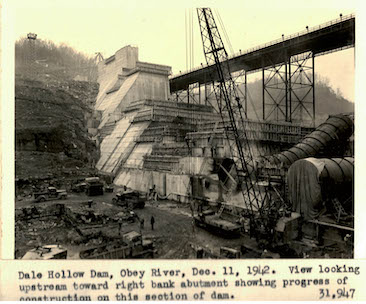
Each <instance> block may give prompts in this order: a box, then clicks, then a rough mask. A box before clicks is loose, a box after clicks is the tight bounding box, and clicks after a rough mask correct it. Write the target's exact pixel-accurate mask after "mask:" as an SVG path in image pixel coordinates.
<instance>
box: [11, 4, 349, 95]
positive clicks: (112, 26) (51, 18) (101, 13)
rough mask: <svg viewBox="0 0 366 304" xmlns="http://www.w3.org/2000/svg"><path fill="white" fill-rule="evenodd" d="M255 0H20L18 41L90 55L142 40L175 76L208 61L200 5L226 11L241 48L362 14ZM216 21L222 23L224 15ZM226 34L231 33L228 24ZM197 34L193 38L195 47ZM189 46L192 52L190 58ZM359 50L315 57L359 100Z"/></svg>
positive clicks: (324, 72) (336, 84)
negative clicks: (31, 36)
mask: <svg viewBox="0 0 366 304" xmlns="http://www.w3.org/2000/svg"><path fill="white" fill-rule="evenodd" d="M250 2H251V4H248V3H249V1H243V0H241V1H237V0H232V1H204V2H203V1H194V2H193V1H186V2H185V4H184V5H183V4H181V3H182V2H178V1H166V0H157V1H124V0H119V1H117V0H104V1H96V0H94V1H93V0H88V1H84V0H79V1H78V0H73V1H70V0H63V1H59V0H53V1H47V0H32V1H27V0H14V1H12V2H11V3H12V4H11V8H12V13H13V15H12V20H14V38H15V39H19V38H21V37H25V36H26V34H27V33H29V32H34V33H37V35H38V38H39V39H48V40H52V41H53V42H55V43H66V44H68V45H69V46H71V47H73V48H75V49H76V50H78V51H81V52H83V53H85V54H87V55H89V56H95V55H94V54H95V53H96V52H101V53H102V54H103V56H104V58H107V57H109V56H111V55H113V54H114V53H115V52H116V51H117V50H118V49H120V48H121V47H123V46H125V45H137V46H138V47H139V60H140V61H145V62H151V63H158V64H165V65H169V66H171V67H172V71H173V74H175V73H178V72H179V71H185V70H187V69H189V68H191V67H195V66H199V65H200V63H204V62H205V59H204V56H203V50H202V42H201V37H200V31H199V27H198V21H197V14H196V10H195V8H194V7H197V6H200V5H201V6H207V7H212V9H213V10H214V12H218V13H219V16H220V18H221V20H222V23H223V24H224V28H225V31H226V33H227V35H228V37H229V41H230V44H231V46H232V49H233V51H234V52H238V51H239V50H243V51H244V50H246V49H249V48H252V47H255V46H257V45H260V44H264V43H267V42H269V41H272V40H276V39H279V38H281V36H282V34H284V35H285V36H286V35H290V34H293V33H296V32H299V31H303V30H305V27H306V26H309V27H310V28H311V27H313V26H317V25H319V24H322V23H325V22H328V21H330V20H333V19H336V18H338V17H339V14H340V13H342V14H343V15H344V16H345V15H347V14H350V13H355V11H356V9H355V2H354V1H338V0H329V1H328V0H322V1H321V3H322V5H321V6H319V2H320V1H314V0H307V1H293V0H292V1H288V0H282V1H264V0H257V1H255V3H253V1H250ZM229 4H230V5H229ZM191 19H192V22H191ZM216 22H217V23H219V22H218V16H217V15H216ZM191 26H192V28H191ZM187 32H188V33H187ZM189 33H191V35H190V34H189ZM221 33H222V36H224V35H223V29H221ZM190 37H193V43H192V44H191V47H187V41H188V40H189V38H190ZM225 43H226V47H227V49H228V51H230V48H229V44H228V42H227V41H225ZM187 49H188V51H189V52H188V53H189V54H191V53H192V55H191V56H187V55H186V54H187ZM191 50H192V51H191ZM229 53H230V52H229ZM354 54H355V51H354V49H353V48H351V49H349V50H345V51H342V52H337V53H333V54H331V55H326V56H321V57H317V58H316V61H315V71H316V73H318V74H319V75H321V76H322V77H325V78H327V79H329V82H330V85H331V86H332V88H333V89H334V90H335V91H336V90H339V91H340V92H341V93H342V95H343V96H344V97H345V98H347V99H349V100H351V101H354ZM190 58H191V59H190Z"/></svg>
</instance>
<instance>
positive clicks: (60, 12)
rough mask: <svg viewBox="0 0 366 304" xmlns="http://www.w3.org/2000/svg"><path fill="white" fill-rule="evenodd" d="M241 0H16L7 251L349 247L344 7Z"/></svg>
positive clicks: (348, 55)
mask: <svg viewBox="0 0 366 304" xmlns="http://www.w3.org/2000/svg"><path fill="white" fill-rule="evenodd" d="M246 2H247V1H230V2H227V3H225V4H224V3H221V2H219V1H216V2H213V3H214V4H216V5H212V6H210V5H207V4H206V6H201V5H198V3H197V6H194V7H193V6H192V7H189V8H188V7H185V6H184V5H183V4H181V5H175V6H174V5H172V3H170V2H168V1H156V3H155V1H137V2H135V1H113V0H111V1H104V2H102V1H90V2H88V1H69V0H65V1H42V0H33V1H20V0H19V1H15V4H14V7H13V13H14V26H13V29H12V31H13V36H14V41H13V42H14V45H13V48H14V54H15V55H14V61H15V63H14V75H13V77H14V88H15V91H14V92H15V93H14V101H13V102H12V103H11V102H9V105H10V106H11V107H13V108H14V117H15V118H14V128H13V129H12V127H9V129H10V130H14V129H15V132H14V133H15V135H14V136H15V137H14V151H13V156H12V157H13V159H12V160H11V163H12V164H14V168H15V173H14V189H13V190H12V191H13V192H14V209H15V212H14V230H12V231H14V245H13V246H14V247H12V248H14V250H13V258H14V259H22V260H49V259H67V260H84V259H85V260H88V259H98V260H104V259H105V260H111V259H113V260H116V259H117V260H119V259H128V260H130V259H158V260H159V259H177V260H182V259H189V260H193V259H195V260H196V259H354V258H355V246H354V244H355V237H354V233H355V215H356V214H355V204H357V203H358V204H359V203H361V202H355V199H354V197H355V195H354V193H355V191H354V188H355V187H354V161H355V159H354V150H355V149H354V142H355V136H354V129H355V124H356V118H361V119H362V117H360V116H357V115H355V54H356V52H355V45H356V34H355V32H356V31H355V29H356V26H355V24H356V21H357V18H358V15H357V14H356V10H355V9H352V3H351V2H350V4H349V5H348V6H347V4H346V3H344V6H339V7H337V6H324V7H322V6H318V7H316V6H313V7H312V6H310V5H308V6H306V7H301V6H300V3H297V4H294V3H293V1H284V3H282V2H281V4H279V5H278V7H274V5H273V4H272V5H271V7H267V6H266V5H265V3H266V1H263V3H262V4H260V3H258V4H257V7H256V6H255V5H254V4H253V7H249V6H248V7H247V3H246ZM259 2H261V1H259ZM310 2H311V3H314V1H310ZM88 3H89V4H88ZM285 3H287V5H286V4H285ZM355 117H356V118H355ZM3 161H4V160H3ZM8 203H9V204H10V202H8ZM11 204H13V202H11ZM356 209H357V208H356ZM3 216H4V215H3ZM359 216H360V215H359Z"/></svg>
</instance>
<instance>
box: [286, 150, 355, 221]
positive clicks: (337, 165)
mask: <svg viewBox="0 0 366 304" xmlns="http://www.w3.org/2000/svg"><path fill="white" fill-rule="evenodd" d="M353 176H354V158H353V157H346V158H319V159H317V158H306V159H302V160H298V161H296V162H294V163H293V164H292V165H291V167H290V168H289V170H288V174H287V180H288V189H289V198H290V202H291V204H292V210H293V211H295V212H298V213H300V214H302V215H303V217H304V218H305V219H314V218H316V217H317V216H318V215H319V214H320V212H321V211H322V210H324V207H325V208H326V209H332V208H333V206H331V205H329V203H330V202H331V201H332V200H333V199H337V200H338V201H339V202H340V203H341V204H343V207H344V209H351V208H352V206H353V204H352V202H353V200H349V198H352V195H353ZM346 203H347V204H346ZM349 211H351V210H349Z"/></svg>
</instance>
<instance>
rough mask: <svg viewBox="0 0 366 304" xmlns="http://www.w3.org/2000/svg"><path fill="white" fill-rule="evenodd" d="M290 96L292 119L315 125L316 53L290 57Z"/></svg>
mask: <svg viewBox="0 0 366 304" xmlns="http://www.w3.org/2000/svg"><path fill="white" fill-rule="evenodd" d="M289 83H290V86H289V94H290V95H289V97H290V118H291V121H294V122H298V123H307V124H311V125H313V126H314V125H315V90H314V86H315V72H314V54H313V53H312V52H307V53H304V54H301V55H297V56H293V57H291V58H290V64H289Z"/></svg>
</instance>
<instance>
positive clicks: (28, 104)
mask: <svg viewBox="0 0 366 304" xmlns="http://www.w3.org/2000/svg"><path fill="white" fill-rule="evenodd" d="M97 93H98V84H96V83H88V82H81V81H63V82H59V81H56V80H52V81H48V82H43V81H37V80H29V79H25V78H21V77H17V79H16V85H15V99H16V100H15V119H16V120H15V121H16V125H15V131H16V155H15V157H16V177H17V178H18V179H23V180H29V179H33V180H34V179H42V178H46V177H60V178H62V177H64V176H65V175H66V176H67V175H69V174H70V173H71V174H75V172H70V171H72V170H74V171H79V172H77V173H79V174H80V175H84V174H85V173H86V174H88V173H90V170H89V169H90V168H91V166H92V163H93V162H95V161H96V160H97V159H98V157H99V155H98V150H97V148H96V145H95V143H94V142H93V141H92V140H91V138H90V136H89V135H88V132H87V117H88V116H89V117H90V116H91V113H92V110H91V107H92V105H93V102H95V98H96V95H97ZM80 171H82V172H80ZM83 171H85V172H83Z"/></svg>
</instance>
